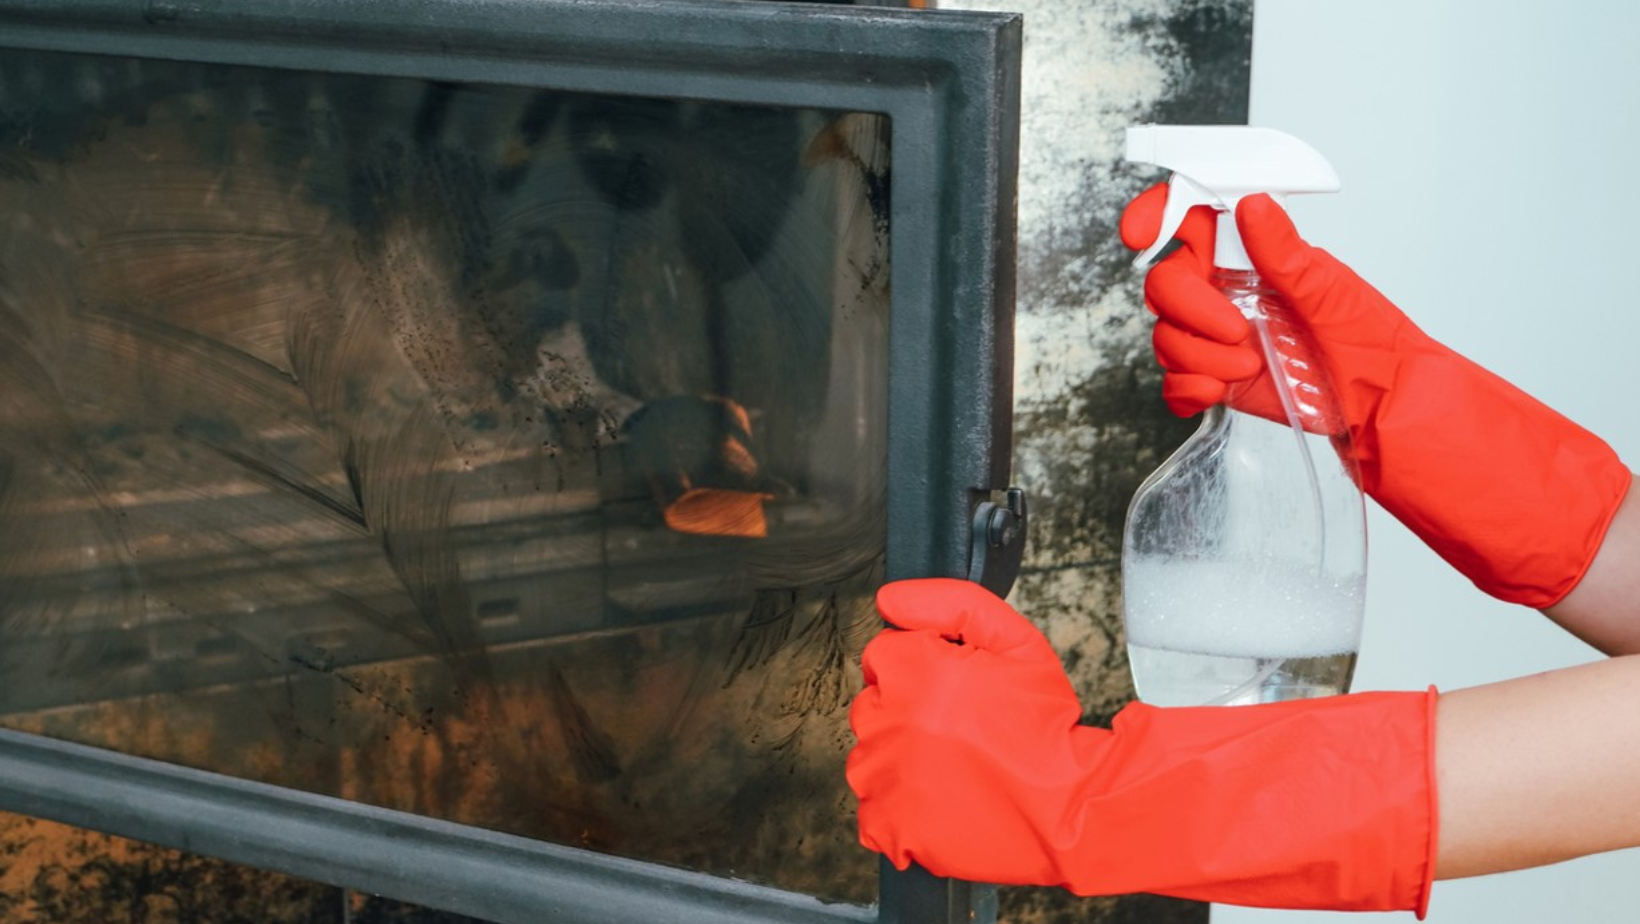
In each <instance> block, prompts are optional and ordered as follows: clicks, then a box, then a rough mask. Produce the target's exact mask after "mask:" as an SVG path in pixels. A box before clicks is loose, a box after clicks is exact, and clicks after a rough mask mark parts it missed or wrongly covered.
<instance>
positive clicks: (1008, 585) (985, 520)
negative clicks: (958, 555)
mask: <svg viewBox="0 0 1640 924" xmlns="http://www.w3.org/2000/svg"><path fill="white" fill-rule="evenodd" d="M1004 498H1005V500H1004V502H1003V503H1001V504H998V503H995V502H993V501H984V502H982V503H980V505H979V506H978V507H976V508H974V529H973V538H972V541H971V542H970V544H969V550H968V580H970V581H973V582H975V583H976V584H979V585H980V586H981V587H984V588H985V589H986V590H989V591H990V592H992V593H994V594H996V595H997V596H999V597H1006V596H1008V591H1010V590H1012V589H1013V586H1014V579H1015V578H1017V577H1019V565H1020V562H1021V561H1022V560H1023V559H1024V556H1025V492H1024V491H1022V490H1020V489H1019V488H1009V489H1008V490H1007V491H1005V492H1004Z"/></svg>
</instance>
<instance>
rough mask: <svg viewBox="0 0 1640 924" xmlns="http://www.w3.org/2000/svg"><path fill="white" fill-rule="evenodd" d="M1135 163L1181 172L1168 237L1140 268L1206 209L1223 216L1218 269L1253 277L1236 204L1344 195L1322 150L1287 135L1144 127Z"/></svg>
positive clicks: (1135, 137) (1132, 137)
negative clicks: (1197, 210) (1260, 197)
mask: <svg viewBox="0 0 1640 924" xmlns="http://www.w3.org/2000/svg"><path fill="white" fill-rule="evenodd" d="M1126 159H1127V160H1129V161H1131V162H1133V163H1139V164H1154V165H1155V166H1158V167H1163V168H1166V169H1168V170H1171V171H1173V177H1172V179H1170V180H1169V181H1168V191H1167V206H1166V208H1164V209H1163V212H1162V227H1161V232H1160V233H1159V234H1158V235H1157V237H1156V243H1154V244H1152V245H1151V246H1150V248H1149V249H1147V250H1146V251H1145V252H1144V253H1141V254H1139V256H1138V258H1137V259H1135V260H1134V261H1133V262H1134V265H1135V266H1139V267H1143V266H1145V265H1147V264H1149V263H1150V262H1151V261H1152V260H1154V259H1155V258H1156V255H1157V254H1158V253H1160V252H1161V249H1162V248H1163V247H1164V246H1166V245H1167V242H1168V241H1169V240H1171V239H1172V237H1173V235H1174V234H1175V233H1176V232H1177V231H1178V230H1179V225H1180V224H1181V223H1183V222H1184V218H1185V215H1186V214H1188V213H1189V212H1190V210H1191V209H1192V208H1194V207H1195V206H1198V205H1207V206H1211V207H1212V208H1213V209H1214V210H1215V211H1217V212H1218V213H1219V227H1218V237H1217V243H1216V245H1215V252H1214V254H1213V263H1214V265H1216V266H1221V267H1224V268H1226V269H1252V262H1251V261H1250V260H1248V259H1247V251H1246V249H1245V248H1243V247H1242V244H1241V235H1240V234H1238V233H1237V231H1236V219H1235V213H1236V204H1237V203H1238V202H1240V201H1241V200H1242V197H1244V196H1250V195H1252V194H1254V193H1268V194H1270V196H1271V197H1273V198H1274V199H1275V200H1276V201H1277V202H1281V201H1283V199H1284V198H1285V197H1286V196H1288V195H1290V194H1292V193H1324V192H1337V191H1338V190H1339V189H1340V188H1341V186H1342V184H1341V183H1339V181H1338V173H1337V172H1336V171H1334V170H1333V168H1332V165H1331V164H1329V163H1327V160H1326V158H1324V157H1322V156H1321V154H1320V153H1318V152H1317V151H1316V149H1315V148H1312V147H1310V146H1309V145H1307V144H1305V143H1304V142H1302V141H1300V140H1298V139H1297V138H1294V137H1293V136H1292V135H1289V134H1287V133H1285V132H1279V131H1276V130H1275V129H1272V128H1253V127H1251V126H1247V125H1136V126H1133V127H1130V128H1129V129H1128V130H1127V158H1126Z"/></svg>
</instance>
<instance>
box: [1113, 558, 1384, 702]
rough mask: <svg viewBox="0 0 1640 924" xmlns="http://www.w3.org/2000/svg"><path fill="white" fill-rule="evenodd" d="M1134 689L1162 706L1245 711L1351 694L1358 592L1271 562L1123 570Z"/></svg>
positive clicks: (1158, 563) (1137, 564) (1139, 564)
mask: <svg viewBox="0 0 1640 924" xmlns="http://www.w3.org/2000/svg"><path fill="white" fill-rule="evenodd" d="M1127 567H1128V569H1129V573H1130V575H1131V576H1132V577H1133V578H1134V580H1133V582H1132V583H1133V585H1134V587H1135V589H1136V590H1138V591H1139V593H1138V594H1136V595H1132V596H1130V599H1129V600H1128V601H1127V607H1128V613H1129V614H1130V619H1129V622H1128V661H1129V667H1130V669H1131V670H1132V672H1133V683H1134V686H1135V687H1136V688H1137V689H1139V690H1140V691H1141V693H1142V695H1143V697H1144V700H1145V702H1147V703H1150V704H1152V705H1156V706H1239V705H1246V704H1249V703H1267V702H1275V701H1278V700H1286V699H1308V698H1310V697H1315V696H1331V695H1333V694H1337V693H1343V692H1345V691H1346V690H1347V689H1348V687H1349V682H1350V675H1351V674H1352V673H1353V672H1354V669H1355V654H1356V650H1357V649H1358V648H1359V647H1360V633H1359V629H1358V624H1357V622H1356V619H1355V615H1356V613H1357V612H1359V609H1360V606H1361V595H1360V585H1359V584H1358V583H1356V582H1349V581H1326V580H1322V579H1318V578H1317V577H1316V576H1315V575H1314V573H1313V572H1309V571H1307V570H1304V569H1301V568H1293V567H1291V566H1288V567H1286V568H1280V567H1279V566H1278V567H1277V568H1276V571H1277V572H1283V571H1284V572H1286V573H1275V574H1272V573H1270V572H1271V570H1272V568H1271V564H1270V563H1268V562H1244V563H1231V562H1222V561H1220V562H1178V561H1168V560H1165V559H1143V558H1141V559H1135V560H1132V561H1129V562H1128V564H1127Z"/></svg>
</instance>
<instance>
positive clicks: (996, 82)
mask: <svg viewBox="0 0 1640 924" xmlns="http://www.w3.org/2000/svg"><path fill="white" fill-rule="evenodd" d="M0 47H3V48H4V54H3V55H0V316H3V318H4V332H3V333H0V350H3V351H4V359H3V362H0V376H3V377H4V379H5V381H4V385H3V387H0V642H3V644H0V726H3V727H4V729H5V730H4V731H3V732H0V809H4V810H6V811H9V812H13V813H16V814H14V815H12V816H8V817H7V819H6V820H5V821H4V822H3V824H4V827H0V844H9V846H10V847H11V848H14V849H13V854H15V855H19V856H22V857H23V858H24V861H23V862H25V865H27V864H33V866H34V867H37V868H38V869H39V870H40V871H41V872H39V873H38V874H36V876H35V879H34V880H33V883H34V885H35V887H36V891H38V890H39V889H44V892H43V893H41V894H48V893H50V892H51V887H50V881H51V878H52V877H53V876H55V877H57V879H58V880H59V881H62V882H72V883H77V884H78V886H79V887H83V886H84V882H85V881H89V880H86V879H84V877H85V875H86V873H85V870H86V869H87V863H88V861H87V857H88V856H92V857H93V858H94V859H96V860H97V861H98V862H99V863H101V864H102V865H101V866H99V867H97V868H98V870H100V872H98V873H96V876H101V877H105V878H106V877H107V876H110V875H115V873H111V872H110V871H109V870H110V869H112V868H113V867H110V866H109V863H108V862H107V861H108V857H106V856H101V855H98V851H99V850H100V848H99V847H98V846H97V845H98V844H100V843H102V842H100V841H98V840H96V837H97V836H94V835H87V834H84V833H83V832H84V831H95V832H105V833H106V834H108V835H113V836H118V837H122V838H132V839H135V840H138V841H142V842H147V843H152V844H157V845H162V846H163V847H165V848H170V849H173V850H180V851H183V852H184V854H165V856H166V857H175V856H182V855H186V856H188V857H203V858H215V859H214V860H212V861H211V862H217V861H220V862H221V864H222V866H221V867H220V868H218V867H209V869H213V870H218V869H220V870H227V869H238V868H241V867H246V868H255V869H265V870H271V871H275V872H276V873H277V874H278V875H279V876H281V877H290V879H289V881H292V882H302V883H313V884H315V885H313V886H312V889H309V887H308V886H306V885H303V886H292V887H291V891H290V892H289V894H290V895H294V896H296V897H295V898H292V899H290V907H291V908H293V909H295V910H293V911H292V912H291V914H292V915H293V916H297V917H301V918H302V919H304V920H307V919H314V914H315V912H314V910H313V903H315V902H317V903H320V904H324V903H327V902H329V901H330V896H331V895H332V893H331V892H329V891H326V890H332V889H333V890H340V891H339V892H337V893H336V894H339V895H341V896H342V899H341V900H342V901H344V902H351V903H352V904H349V905H347V907H348V908H349V909H351V910H350V911H348V912H347V915H346V916H349V917H369V915H368V914H364V915H361V914H358V912H359V910H360V909H361V908H363V907H365V905H364V904H361V902H364V903H365V904H368V901H366V900H365V899H362V898H360V897H359V896H374V895H379V896H385V897H386V898H389V899H396V900H400V901H404V902H411V903H416V904H419V905H425V906H429V907H432V908H437V909H442V910H444V911H447V912H451V913H457V914H462V915H469V916H473V917H478V918H483V919H487V920H496V921H515V920H517V921H525V920H539V919H542V917H543V916H545V915H549V914H550V915H551V919H553V920H560V919H561V920H566V921H581V920H586V921H591V920H599V921H604V920H634V921H640V920H641V921H649V920H661V919H683V920H693V919H697V918H699V919H702V920H704V919H706V918H707V917H710V918H712V919H714V920H723V919H729V920H746V921H751V920H801V921H838V920H869V919H872V918H873V917H876V916H879V915H880V916H881V917H882V918H883V919H888V920H898V921H905V922H908V924H909V922H920V921H945V920H955V919H958V918H961V919H963V920H968V919H969V915H970V912H971V911H977V913H978V914H980V915H984V914H985V913H986V910H987V901H988V894H989V893H988V892H987V891H986V890H985V889H983V888H975V887H970V886H968V885H967V884H963V883H952V882H945V881H941V880H937V879H933V878H932V877H928V876H926V875H924V874H919V873H917V872H915V871H914V872H912V873H910V874H897V873H894V872H892V871H891V870H888V871H883V872H882V873H881V875H880V874H879V870H878V867H877V864H876V863H875V862H874V861H873V860H872V859H871V858H870V857H869V856H867V855H866V854H865V853H864V852H863V851H861V850H860V849H859V848H858V847H857V846H856V845H855V844H854V841H853V833H852V830H853V829H852V814H851V803H850V800H849V797H848V795H847V792H846V789H845V788H844V785H843V780H842V772H841V770H842V761H843V756H844V754H845V752H846V749H847V746H848V741H849V739H848V732H847V726H846V718H845V714H846V706H847V701H848V699H849V698H850V696H851V695H852V693H853V692H854V689H855V684H856V683H857V680H856V679H855V673H856V671H855V670H854V667H853V663H854V660H855V658H856V657H857V654H858V651H859V648H860V647H861V646H862V645H863V643H864V641H865V639H866V638H868V637H869V636H870V634H871V633H872V632H873V631H874V630H875V628H876V626H877V622H876V617H875V615H874V612H873V610H872V608H871V604H870V600H871V592H872V591H873V589H874V588H875V587H876V586H878V585H879V584H881V583H882V582H883V581H885V580H889V579H893V578H897V577H907V576H914V575H928V574H946V575H956V576H970V577H973V578H974V579H976V580H981V581H983V582H985V583H987V584H988V585H989V586H992V587H993V588H996V589H998V590H1005V589H1006V586H1007V584H1008V582H1010V581H1011V580H1012V571H1013V569H1014V568H1015V567H1016V566H1017V561H1018V549H1019V547H1020V544H1021V542H1022V538H1021V537H1020V535H1019V533H1020V530H1021V526H1022V523H1021V521H1022V518H1023V507H1022V503H1021V501H1020V498H1019V496H1018V494H1017V492H1007V491H1006V490H1005V489H1006V487H1007V474H1008V473H1007V460H1008V447H1009V439H1008V432H1009V423H1010V416H1009V406H1010V387H1009V386H1010V376H1011V372H1010V366H1011V349H1012V345H1011V323H1012V299H1013V283H1012V275H1011V273H1012V269H1011V263H1012V256H1013V224H1012V221H1013V219H1012V206H1013V182H1014V177H1013V172H1014V164H1015V156H1016V152H1015V148H1016V144H1017V142H1016V124H1017V116H1018V112H1017V105H1018V104H1017V94H1018V65H1019V31H1018V22H1017V19H1015V18H1014V17H1010V16H1005V15H992V14H971V13H970V14H954V13H937V12H930V11H911V10H891V9H867V8H850V7H837V6H823V5H812V6H811V5H789V4H777V3H742V2H700V3H694V2H691V3H681V2H626V0H615V2H597V0H487V2H483V3H470V2H457V0H420V2H416V3H409V4H391V5H389V4H374V3H365V2H334V0H332V2H325V3H316V2H297V0H286V2H273V3H257V4H228V3H205V2H201V3H191V2H177V3H170V2H116V0H101V2H93V3H83V4H75V5H73V9H72V11H70V10H68V9H65V8H62V7H61V5H53V4H47V3H40V2H19V0H0ZM41 825H67V826H70V827H67V828H61V827H51V828H49V829H46V828H41V827H40V826H41ZM43 830H49V831H50V832H52V833H51V834H50V836H45V835H42V834H41V833H40V832H41V831H43ZM65 832H67V833H65ZM86 838H90V839H89V840H88V839H86ZM70 842H72V844H73V845H77V846H74V847H73V848H72V849H69V848H68V847H64V846H63V845H64V844H69V843H70ZM75 853H77V856H78V859H73V858H71V857H70V856H69V855H70V854H75ZM144 862H145V864H146V866H145V867H144V870H145V872H144V873H143V875H146V876H148V878H149V879H151V880H154V881H156V882H160V881H162V880H165V879H166V877H167V876H168V875H170V876H171V877H172V878H176V876H177V874H176V873H175V872H174V871H171V872H168V870H170V869H171V868H170V867H169V866H167V864H168V863H171V861H170V860H157V861H155V860H145V861H144ZM116 865H117V864H116ZM156 869H157V870H158V872H157V873H156V872H155V870H156ZM190 875H193V876H195V878H196V879H199V880H204V879H209V878H211V876H212V875H219V876H227V875H229V874H227V873H222V872H217V873H211V874H210V875H199V874H198V873H197V870H196V872H195V873H193V874H190ZM41 877H44V878H43V879H42V878H41ZM65 877H66V878H65ZM76 877H80V878H76ZM92 878H95V877H92ZM138 878H141V877H140V876H139V877H138ZM98 881H101V880H98ZM286 881H287V880H286V879H283V878H281V879H278V880H277V882H281V883H283V882H286ZM41 882H46V885H45V886H40V883H41ZM245 882H247V883H250V885H249V886H248V888H252V889H257V888H268V889H281V888H285V887H284V886H277V885H270V884H269V883H273V882H275V880H274V879H267V880H263V879H258V878H256V876H254V875H252V876H249V877H248V878H246V879H245ZM176 887H177V886H176V883H174V882H172V883H169V884H162V885H155V886H154V889H155V890H156V894H157V893H158V891H163V890H165V889H170V890H172V892H173V893H174V890H175V888H176ZM184 887H186V886H184ZM304 889H308V891H304ZM30 894H34V893H30ZM281 894H285V893H281ZM310 894H311V895H313V896H318V897H316V898H311V899H310V898H306V897H304V896H309V895H310ZM175 898H176V896H175V895H174V894H172V895H171V898H170V899H168V900H172V901H174V900H175ZM33 900H44V899H41V898H39V897H38V896H37V897H36V899H33ZM304 902H306V903H307V904H304ZM873 904H875V905H876V906H877V908H876V909H875V910H874V909H872V908H871V907H870V906H872V905H873ZM326 907H329V905H327V906H326ZM20 913H22V912H20ZM372 913H375V912H372ZM0 917H3V915H0ZM261 919H265V916H264V917H263V918H261Z"/></svg>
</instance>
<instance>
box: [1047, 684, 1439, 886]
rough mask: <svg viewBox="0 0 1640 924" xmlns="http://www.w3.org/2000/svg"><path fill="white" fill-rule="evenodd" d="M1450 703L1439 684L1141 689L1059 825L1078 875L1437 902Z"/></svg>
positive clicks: (1101, 881)
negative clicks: (1168, 698) (1220, 696)
mask: <svg viewBox="0 0 1640 924" xmlns="http://www.w3.org/2000/svg"><path fill="white" fill-rule="evenodd" d="M1435 704H1436V692H1435V690H1434V689H1433V688H1431V689H1430V690H1428V691H1425V692H1422V693H1363V694H1355V695H1350V696H1335V697H1328V698H1324V699H1314V700H1297V701H1291V702H1282V703H1269V704H1263V705H1255V706H1229V707H1226V706H1210V707H1200V708H1158V707H1154V706H1146V705H1143V704H1133V705H1130V706H1128V707H1127V708H1126V709H1124V710H1123V711H1122V712H1121V713H1120V714H1119V715H1118V716H1117V717H1116V721H1115V722H1114V723H1113V726H1112V731H1113V733H1114V734H1113V737H1112V739H1111V741H1110V742H1109V745H1108V746H1107V747H1106V748H1105V749H1103V752H1102V754H1101V757H1100V760H1099V764H1098V766H1095V767H1092V768H1090V770H1089V772H1088V773H1087V775H1086V779H1085V781H1084V787H1085V790H1084V793H1083V794H1082V795H1080V796H1079V797H1078V798H1075V799H1073V800H1072V801H1071V804H1070V806H1069V811H1070V817H1068V818H1067V819H1066V824H1064V825H1062V826H1060V827H1059V828H1058V829H1057V831H1055V832H1050V838H1051V839H1052V840H1057V841H1059V842H1060V845H1061V850H1060V852H1059V857H1060V869H1061V870H1062V871H1063V873H1064V875H1065V878H1066V883H1065V884H1066V885H1068V886H1069V887H1070V888H1071V889H1072V890H1074V891H1077V892H1080V893H1082V894H1115V893H1122V892H1135V891H1144V892H1153V893H1157V894H1162V895H1171V896H1174V897H1178V898H1186V899H1192V900H1196V901H1212V902H1223V903H1228V904H1236V905H1249V906H1253V907H1261V908H1320V909H1332V910H1339V911H1414V912H1417V913H1419V914H1420V915H1422V913H1423V911H1424V909H1425V908H1426V907H1427V905H1428V902H1429V893H1430V885H1431V882H1432V881H1433V878H1434V865H1435V846H1436V836H1437V831H1436V824H1437V822H1436V818H1437V793H1436V791H1435V764H1434V720H1435ZM1071 832H1074V835H1072V834H1071ZM1067 842H1073V843H1074V846H1073V845H1072V843H1067Z"/></svg>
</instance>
